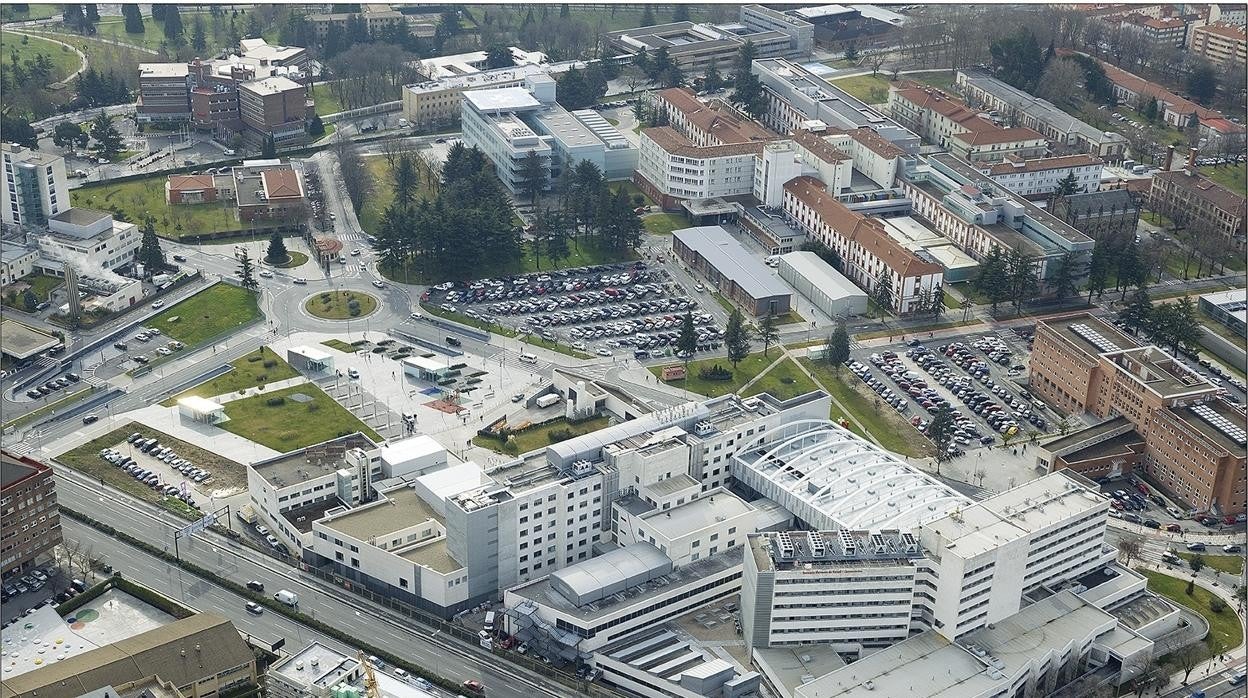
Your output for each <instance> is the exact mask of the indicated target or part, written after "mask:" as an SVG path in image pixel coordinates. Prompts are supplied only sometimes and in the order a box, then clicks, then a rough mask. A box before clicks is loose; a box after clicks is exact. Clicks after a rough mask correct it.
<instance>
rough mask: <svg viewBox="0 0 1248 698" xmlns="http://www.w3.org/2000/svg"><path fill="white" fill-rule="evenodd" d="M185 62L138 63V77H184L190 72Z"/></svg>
mask: <svg viewBox="0 0 1248 698" xmlns="http://www.w3.org/2000/svg"><path fill="white" fill-rule="evenodd" d="M190 70H191V69H190V66H188V65H187V64H186V63H140V64H139V77H140V78H184V77H186V76H187V75H188V74H189V73H190Z"/></svg>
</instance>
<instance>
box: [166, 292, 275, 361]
mask: <svg viewBox="0 0 1248 698" xmlns="http://www.w3.org/2000/svg"><path fill="white" fill-rule="evenodd" d="M256 298H257V297H256V294H254V293H252V292H251V291H248V290H246V289H243V288H239V287H238V286H232V285H230V284H226V283H218V284H214V285H212V286H209V287H208V288H206V289H204V290H203V291H200V292H199V293H196V294H195V295H193V296H191V297H190V298H187V299H186V300H184V301H182V302H181V303H178V304H177V305H174V306H172V307H169V308H166V309H165V311H164V312H162V313H160V314H159V315H157V316H156V317H154V318H152V320H151V321H150V322H148V323H147V327H155V328H156V329H158V330H160V331H161V332H163V333H164V334H165V336H166V337H168V338H169V339H176V340H178V341H179V342H183V343H185V344H186V348H187V349H194V348H195V347H196V346H198V345H199V344H200V343H202V342H205V341H207V340H209V339H211V338H213V337H216V336H217V335H220V334H221V333H223V332H225V331H227V330H230V329H236V328H239V327H242V326H243V325H246V324H247V323H249V322H251V321H252V320H255V319H256V318H258V317H260V316H261V314H260V308H259V306H258V305H257V300H256Z"/></svg>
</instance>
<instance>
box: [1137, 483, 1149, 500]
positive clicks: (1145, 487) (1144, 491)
mask: <svg viewBox="0 0 1248 698" xmlns="http://www.w3.org/2000/svg"><path fill="white" fill-rule="evenodd" d="M1135 489H1137V490H1139V491H1140V494H1142V495H1144V496H1145V497H1147V496H1148V485H1145V484H1144V483H1142V482H1137V483H1135Z"/></svg>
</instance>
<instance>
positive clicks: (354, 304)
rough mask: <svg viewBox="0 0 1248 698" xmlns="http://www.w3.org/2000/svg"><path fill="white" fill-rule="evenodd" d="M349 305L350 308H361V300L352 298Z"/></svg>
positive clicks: (348, 302)
mask: <svg viewBox="0 0 1248 698" xmlns="http://www.w3.org/2000/svg"><path fill="white" fill-rule="evenodd" d="M347 307H348V308H350V309H352V310H359V309H360V302H359V301H357V300H356V299H354V298H352V299H351V300H349V301H347Z"/></svg>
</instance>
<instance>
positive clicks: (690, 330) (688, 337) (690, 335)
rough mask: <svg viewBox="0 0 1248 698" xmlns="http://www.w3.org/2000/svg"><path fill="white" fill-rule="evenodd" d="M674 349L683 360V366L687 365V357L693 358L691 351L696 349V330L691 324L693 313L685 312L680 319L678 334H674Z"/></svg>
mask: <svg viewBox="0 0 1248 698" xmlns="http://www.w3.org/2000/svg"><path fill="white" fill-rule="evenodd" d="M676 350H677V351H678V352H679V356H680V357H681V358H682V359H684V360H685V367H686V368H688V367H689V359H692V358H693V353H694V352H695V351H697V350H698V331H697V330H696V329H695V328H694V326H693V314H692V313H690V312H686V313H685V317H683V318H681V321H680V334H678V335H677V336H676Z"/></svg>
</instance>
